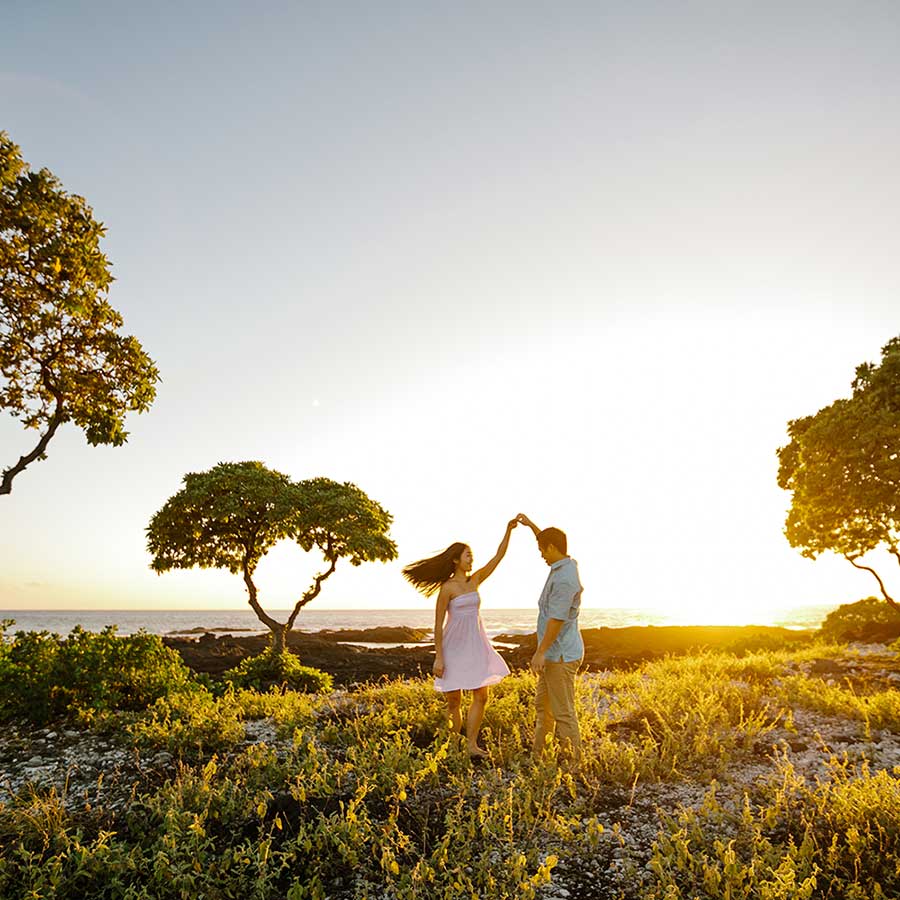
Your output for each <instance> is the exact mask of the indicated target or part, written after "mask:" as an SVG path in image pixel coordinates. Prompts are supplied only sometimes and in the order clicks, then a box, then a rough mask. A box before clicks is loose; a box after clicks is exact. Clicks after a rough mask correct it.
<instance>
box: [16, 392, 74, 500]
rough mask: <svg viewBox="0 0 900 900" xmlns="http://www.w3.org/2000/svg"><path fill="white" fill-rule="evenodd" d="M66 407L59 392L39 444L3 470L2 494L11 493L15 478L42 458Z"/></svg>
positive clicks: (61, 420) (63, 415)
mask: <svg viewBox="0 0 900 900" xmlns="http://www.w3.org/2000/svg"><path fill="white" fill-rule="evenodd" d="M65 415H66V413H65V407H64V406H63V402H62V397H61V396H60V395H59V394H57V395H56V409H55V410H54V412H53V416H52V417H51V419H50V426H49V427H48V428H47V430H46V431H45V432H44V435H43V437H42V438H41V439H40V440H39V441H38V443H37V446H36V447H35V448H34V450H32V451H31V453H28V454H26V455H25V456H20V457H19V461H18V462H17V463H16V464H15V465H14V466H11V467H10V468H8V469H4V470H3V480H2V481H0V494H9V493H12V483H13V478H15V477H16V475H18V474H20V473H21V472H24V471H25V469H26V468H28V466H30V465H31V463H33V462H34V461H35V460H36V459H42V458H43V456H44V453H45V451H46V450H47V444H49V443H50V439H51V438H52V437H53V435H54V434H56V429H57V428H59V426H60V425H61V424H62V422H63V420H64V419H65Z"/></svg>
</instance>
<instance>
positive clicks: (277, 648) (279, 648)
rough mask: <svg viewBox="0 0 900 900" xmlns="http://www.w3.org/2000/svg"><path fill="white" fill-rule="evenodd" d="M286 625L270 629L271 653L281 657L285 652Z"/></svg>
mask: <svg viewBox="0 0 900 900" xmlns="http://www.w3.org/2000/svg"><path fill="white" fill-rule="evenodd" d="M287 633H288V628H287V625H277V626H276V627H275V628H272V652H273V653H274V654H275V655H276V656H281V654H282V653H284V652H285V651H286V650H287Z"/></svg>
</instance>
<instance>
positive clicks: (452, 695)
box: [444, 691, 462, 734]
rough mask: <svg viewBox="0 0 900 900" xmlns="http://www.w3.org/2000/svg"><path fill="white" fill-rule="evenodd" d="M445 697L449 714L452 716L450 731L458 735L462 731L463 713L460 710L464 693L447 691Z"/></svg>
mask: <svg viewBox="0 0 900 900" xmlns="http://www.w3.org/2000/svg"><path fill="white" fill-rule="evenodd" d="M444 696H445V697H446V698H447V712H448V713H449V714H450V730H451V731H452V732H453V733H454V734H458V733H459V732H460V731H462V712H460V708H459V705H460V702H461V701H462V691H447V693H446V694H444Z"/></svg>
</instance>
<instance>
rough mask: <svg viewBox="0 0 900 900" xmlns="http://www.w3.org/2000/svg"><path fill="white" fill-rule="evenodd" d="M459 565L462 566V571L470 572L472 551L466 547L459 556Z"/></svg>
mask: <svg viewBox="0 0 900 900" xmlns="http://www.w3.org/2000/svg"><path fill="white" fill-rule="evenodd" d="M459 564H460V565H461V566H462V568H463V571H465V572H471V571H472V551H471V549H470V548H469V547H466V549H465V550H463V552H462V553H461V554H460V555H459Z"/></svg>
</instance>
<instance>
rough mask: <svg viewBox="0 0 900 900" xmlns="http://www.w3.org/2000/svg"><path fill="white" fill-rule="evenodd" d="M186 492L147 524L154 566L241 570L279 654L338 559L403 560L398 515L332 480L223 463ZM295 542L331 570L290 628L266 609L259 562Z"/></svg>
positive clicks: (191, 479) (189, 481) (195, 478)
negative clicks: (395, 524) (396, 537)
mask: <svg viewBox="0 0 900 900" xmlns="http://www.w3.org/2000/svg"><path fill="white" fill-rule="evenodd" d="M183 481H184V487H183V488H182V489H181V490H180V491H179V492H178V493H177V494H175V495H173V496H172V497H170V498H169V500H167V501H166V503H165V504H164V506H163V507H162V509H160V510H159V512H157V513H156V514H155V515H154V516H153V518H152V519H151V520H150V524H149V526H148V527H147V546H148V549H149V551H150V553H151V554H152V556H153V561H152V562H151V566H152V568H153V569H154V570H155V571H156V572H158V573H162V572H167V571H169V570H170V569H190V568H193V567H194V566H199V567H201V568H221V569H227V570H228V571H229V572H232V573H233V574H238V573H241V574H242V575H243V578H244V584H245V586H246V588H247V595H248V601H249V603H250V606H251V607H252V608H253V611H254V612H255V613H256V615H257V617H258V618H259V620H260V621H261V622H263V623H264V624H265V625H266V626H267V627H268V628H269V629H270V631H271V632H272V636H273V647H274V648H275V650H276V651H277V652H279V653H280V652H283V651H284V648H285V633H286V632H287V631H289V630H290V629H291V628H293V625H294V622H295V621H296V618H297V615H298V613H299V612H300V610H301V609H302V608H303V607H304V606H305V605H306V604H307V603H309V602H310V601H311V600H313V599H314V598H315V597H316V596H318V594H319V591H320V590H321V587H322V582H323V581H324V580H325V579H326V578H328V577H329V576H330V575H331V574H332V573H333V572H334V570H335V567H336V565H337V561H338V560H339V559H348V560H349V561H350V564H351V565H354V566H358V565H361V564H362V563H363V562H372V561H375V560H380V561H382V562H387V561H388V560H391V559H394V558H395V557H396V555H397V548H396V545H395V544H394V542H393V540H391V538H390V537H389V536H388V533H387V532H388V529H389V528H390V524H391V515H390V513H388V512H387V511H386V510H385V509H383V508H382V507H381V506H380V505H379V504H378V503H376V502H375V501H374V500H371V499H370V498H369V497H368V496H366V494H365V493H364V492H363V491H361V490H360V489H359V488H358V487H357V486H356V485H354V484H350V483H349V482H348V483H344V484H339V483H338V482H335V481H331V480H329V479H327V478H313V479H309V480H306V481H299V482H293V481H291V480H290V478H288V476H287V475H283V474H282V473H280V472H276V471H273V470H270V469H267V468H266V467H265V466H264V465H263V464H262V463H260V462H240V463H220V464H219V465H217V466H214V467H213V468H212V469H210V470H209V471H207V472H200V473H188V474H187V475H185V476H184V479H183ZM285 539H291V540H294V541H296V542H297V544H299V546H300V547H301V548H302V549H303V550H306V551H310V550H312V549H313V548H318V549H319V550H320V551H321V552H322V555H323V556H324V558H325V561H326V562H327V563H328V568H327V569H326V570H325V571H324V572H322V573H320V574H319V575H317V576H316V577H315V579H314V580H313V584H312V586H311V587H310V588H309V589H308V590H307V591H306V592H305V593H304V594H303V596H302V597H301V598H300V599H299V600H298V601H297V603H296V604H295V606H294V609H293V611H292V612H291V615H290V616H289V618H288V621H287V622H286V623H281V622H278V621H276V620H275V619H273V618H272V617H271V616H269V615H268V614H267V613H266V612H265V611H264V610H263V608H262V606H261V605H260V604H259V601H258V597H257V589H256V585H255V584H254V582H253V574H254V572H255V570H256V566H257V565H258V563H259V561H260V559H262V557H263V556H265V554H266V553H267V552H268V551H269V550H270V549H271V548H272V547H273V546H274V545H275V544H276V543H278V542H279V541H282V540H285Z"/></svg>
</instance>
